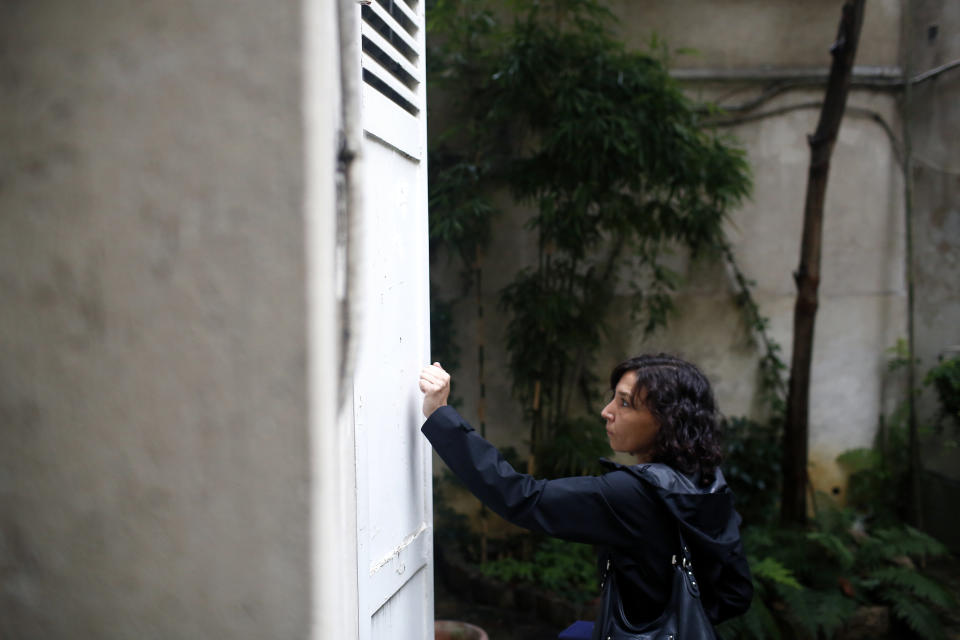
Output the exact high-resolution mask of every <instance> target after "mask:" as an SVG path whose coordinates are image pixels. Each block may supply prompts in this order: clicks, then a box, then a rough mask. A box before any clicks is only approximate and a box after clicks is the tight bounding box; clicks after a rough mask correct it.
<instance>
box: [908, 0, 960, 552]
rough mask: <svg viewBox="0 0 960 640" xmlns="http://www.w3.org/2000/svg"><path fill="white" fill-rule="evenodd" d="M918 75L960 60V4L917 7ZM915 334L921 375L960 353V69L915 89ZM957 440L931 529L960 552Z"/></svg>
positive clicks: (923, 406) (942, 455) (927, 412)
mask: <svg viewBox="0 0 960 640" xmlns="http://www.w3.org/2000/svg"><path fill="white" fill-rule="evenodd" d="M909 25H910V26H909V31H908V33H909V36H908V37H909V51H908V52H907V54H908V55H909V56H910V67H911V70H912V72H913V73H914V74H918V73H922V72H924V71H927V70H929V69H932V68H935V67H938V66H940V65H943V64H946V63H948V62H951V61H955V60H958V59H960V3H957V2H951V1H950V0H942V1H932V0H917V1H915V2H914V3H913V12H912V15H911V17H910V22H909ZM910 111H911V117H910V123H911V127H910V131H911V141H912V146H913V154H912V159H913V163H912V166H913V232H914V260H913V265H914V287H915V295H916V298H915V299H916V303H915V308H914V334H915V344H916V352H917V356H918V357H919V358H920V362H921V364H920V366H919V368H918V370H919V372H920V373H921V375H922V374H923V373H924V372H926V371H927V370H928V369H929V368H930V367H932V366H933V365H935V364H936V363H937V358H938V357H939V356H941V355H946V356H948V357H950V356H956V355H957V353H958V352H960V351H958V348H960V133H958V132H960V69H953V70H951V71H947V72H946V73H944V74H943V75H940V76H937V77H935V78H932V79H930V80H928V81H926V82H922V83H920V84H917V85H915V86H914V87H913V91H912V95H911V97H910ZM935 404H936V402H935V399H934V394H933V393H932V390H929V389H928V390H927V391H926V392H925V393H924V395H923V396H921V400H920V402H919V403H918V414H919V416H920V419H921V422H922V421H925V420H928V419H930V418H931V416H932V415H933V414H934V412H935V410H936V408H935ZM955 440H956V434H955V433H952V432H949V431H948V432H946V433H944V434H941V435H934V436H933V437H931V438H929V439H928V441H927V442H926V446H925V447H924V456H923V462H924V466H925V468H926V469H927V474H926V482H925V486H924V499H925V501H926V503H925V506H926V518H925V525H926V526H927V527H928V528H929V529H930V531H931V532H933V533H935V534H936V535H938V536H939V537H941V539H944V540H946V541H947V542H948V543H949V544H950V545H951V546H952V548H954V549H960V535H958V533H957V531H958V525H960V521H958V519H957V518H956V516H955V515H954V514H955V511H956V510H955V509H954V508H953V505H954V504H955V503H956V500H957V497H958V496H960V449H958V448H957V447H956V445H955V444H951V442H955Z"/></svg>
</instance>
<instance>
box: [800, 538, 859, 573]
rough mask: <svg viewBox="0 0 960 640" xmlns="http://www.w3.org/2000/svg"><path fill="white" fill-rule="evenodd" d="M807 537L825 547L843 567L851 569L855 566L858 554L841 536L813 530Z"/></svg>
mask: <svg viewBox="0 0 960 640" xmlns="http://www.w3.org/2000/svg"><path fill="white" fill-rule="evenodd" d="M807 539H808V540H810V541H811V542H815V543H816V544H818V545H820V546H821V547H823V548H824V550H825V551H826V552H827V553H828V554H830V556H831V557H833V558H834V559H836V560H837V561H838V562H839V563H840V566H841V567H842V568H844V569H849V568H850V567H852V566H853V564H854V562H855V560H856V556H855V555H854V553H853V551H851V550H850V549H849V547H847V543H846V542H845V541H844V540H843V539H842V538H840V536H837V535H834V534H832V533H828V532H825V531H811V532H810V533H808V534H807Z"/></svg>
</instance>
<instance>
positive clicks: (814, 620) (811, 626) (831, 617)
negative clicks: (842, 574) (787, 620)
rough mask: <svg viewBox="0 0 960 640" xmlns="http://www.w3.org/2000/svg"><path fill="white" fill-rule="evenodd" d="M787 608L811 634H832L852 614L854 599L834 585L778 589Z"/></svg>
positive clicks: (812, 635)
mask: <svg viewBox="0 0 960 640" xmlns="http://www.w3.org/2000/svg"><path fill="white" fill-rule="evenodd" d="M777 591H778V593H779V595H780V596H781V597H782V598H783V600H784V602H786V603H787V606H788V607H789V609H790V613H791V619H792V621H793V623H794V624H796V625H799V626H800V627H801V628H802V629H803V630H804V631H806V633H807V634H808V635H809V636H811V637H819V636H820V635H821V634H822V635H824V636H826V637H828V638H829V637H831V636H833V634H834V632H835V631H837V630H838V629H839V628H840V627H842V626H843V623H844V622H846V620H847V619H848V618H849V617H850V616H851V615H853V612H854V610H855V609H856V607H857V603H856V602H855V601H853V600H851V599H850V598H847V597H845V596H844V595H843V593H841V592H840V591H839V590H837V589H831V590H819V589H801V590H797V589H784V588H780V589H778V590H777Z"/></svg>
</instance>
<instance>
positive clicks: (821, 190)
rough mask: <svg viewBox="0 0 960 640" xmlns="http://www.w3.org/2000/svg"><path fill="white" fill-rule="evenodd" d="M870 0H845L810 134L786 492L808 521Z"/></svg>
mask: <svg viewBox="0 0 960 640" xmlns="http://www.w3.org/2000/svg"><path fill="white" fill-rule="evenodd" d="M865 3H866V0H851V1H849V2H846V3H844V5H843V14H842V16H841V18H840V28H839V30H838V32H837V39H836V41H835V42H834V43H833V46H832V47H831V48H830V53H831V55H832V56H833V63H832V64H831V66H830V76H829V78H828V80H827V92H826V96H825V97H824V101H823V108H822V109H821V111H820V121H819V122H818V123H817V130H816V132H815V133H814V134H813V135H812V136H810V137H809V138H808V142H809V144H810V170H809V174H808V177H807V197H806V204H805V205H804V210H803V239H802V241H801V245H800V267H799V268H798V269H797V272H796V273H795V274H794V280H796V283H797V302H796V306H795V307H794V313H793V356H792V359H791V360H792V361H791V364H790V385H789V388H788V391H787V419H786V426H785V429H784V443H783V444H784V447H783V494H782V502H781V507H780V519H781V522H782V523H783V524H785V525H793V526H802V525H803V524H805V523H806V519H807V485H808V478H807V442H808V436H809V420H808V418H809V411H808V410H809V404H810V365H811V361H812V358H813V327H814V320H815V319H816V315H817V306H818V304H819V302H818V298H817V288H818V287H819V285H820V252H821V246H822V237H823V201H824V197H825V195H826V192H827V176H828V175H829V172H830V156H831V154H832V153H833V145H834V143H835V142H836V140H837V132H838V131H839V130H840V122H841V120H842V119H843V112H844V109H845V108H846V105H847V94H848V93H849V90H850V75H851V71H852V69H853V58H854V55H855V54H856V52H857V43H858V41H859V40H860V28H861V26H862V25H863V11H864V5H865Z"/></svg>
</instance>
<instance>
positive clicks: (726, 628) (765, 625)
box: [717, 593, 782, 640]
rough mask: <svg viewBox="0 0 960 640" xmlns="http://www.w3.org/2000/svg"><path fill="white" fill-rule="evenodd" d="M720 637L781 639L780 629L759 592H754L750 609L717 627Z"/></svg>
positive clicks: (744, 639) (752, 639) (740, 639)
mask: <svg viewBox="0 0 960 640" xmlns="http://www.w3.org/2000/svg"><path fill="white" fill-rule="evenodd" d="M717 633H718V635H719V636H720V637H721V638H736V639H737V640H781V637H782V636H781V634H780V629H779V628H778V627H777V621H776V618H775V617H774V615H773V613H772V612H771V611H770V609H769V608H768V607H767V605H766V604H765V603H764V601H763V599H762V598H761V597H760V596H759V594H756V593H755V594H754V596H753V601H752V602H751V604H750V609H748V610H747V612H746V613H745V614H743V615H742V616H739V617H737V618H734V619H732V620H728V621H726V622H724V623H723V624H721V625H720V626H718V627H717Z"/></svg>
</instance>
